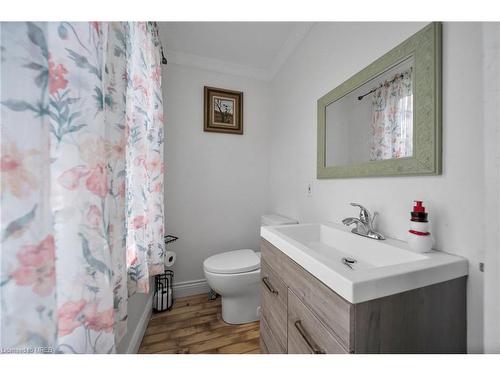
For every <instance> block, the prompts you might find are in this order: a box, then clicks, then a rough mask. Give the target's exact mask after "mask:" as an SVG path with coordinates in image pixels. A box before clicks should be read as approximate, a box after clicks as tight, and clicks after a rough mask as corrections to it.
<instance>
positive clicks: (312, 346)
mask: <svg viewBox="0 0 500 375" xmlns="http://www.w3.org/2000/svg"><path fill="white" fill-rule="evenodd" d="M295 328H297V331H299V333H300V335H301V336H302V338H303V339H304V341H305V342H306V344H307V346H308V347H309V349H311V351H312V352H313V354H325V351H324V350H323V349H321V348H320V347H319V346H318V345H316V343H315V342H314V340H313V339H312V338H311V336H310V335H309V333H307V331H306V330H305V329H304V327H303V326H302V323H301V321H300V320H296V321H295Z"/></svg>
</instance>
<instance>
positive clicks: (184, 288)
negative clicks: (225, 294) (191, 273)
mask: <svg viewBox="0 0 500 375" xmlns="http://www.w3.org/2000/svg"><path fill="white" fill-rule="evenodd" d="M209 291H210V287H209V286H208V283H207V280H205V279H200V280H188V281H181V282H179V283H174V297H175V298H180V297H187V296H193V295H195V294H202V293H208V292H209Z"/></svg>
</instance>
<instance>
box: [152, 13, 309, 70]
mask: <svg viewBox="0 0 500 375" xmlns="http://www.w3.org/2000/svg"><path fill="white" fill-rule="evenodd" d="M311 26H312V23H310V22H159V29H160V38H161V40H162V44H163V48H164V50H165V51H166V55H167V59H168V60H169V62H172V63H176V64H182V65H189V66H194V67H198V68H204V69H209V70H216V71H220V72H224V73H230V74H236V75H242V76H247V77H251V78H257V79H263V80H270V79H272V78H273V77H274V75H275V74H276V73H277V72H278V71H279V69H280V68H281V66H282V65H283V63H284V62H285V61H286V59H287V58H288V57H289V56H290V54H291V53H292V52H293V51H294V50H295V48H296V47H297V46H298V44H299V43H300V42H301V41H302V39H303V38H304V36H305V35H306V34H307V32H308V31H309V29H310V28H311Z"/></svg>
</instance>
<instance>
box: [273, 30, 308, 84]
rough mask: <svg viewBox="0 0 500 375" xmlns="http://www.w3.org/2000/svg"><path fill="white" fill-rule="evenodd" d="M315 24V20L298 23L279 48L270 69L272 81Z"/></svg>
mask: <svg viewBox="0 0 500 375" xmlns="http://www.w3.org/2000/svg"><path fill="white" fill-rule="evenodd" d="M313 25H314V22H301V23H300V24H299V25H297V27H295V28H294V30H293V31H292V33H291V34H290V36H289V37H288V38H287V40H286V41H285V43H283V45H282V46H281V48H280V49H279V51H278V54H277V55H276V57H275V58H274V60H273V62H272V64H271V66H270V67H269V69H268V76H269V80H270V81H272V80H273V79H274V77H276V75H277V74H278V73H279V71H280V70H281V68H282V67H283V65H285V63H286V62H287V60H288V59H289V58H290V56H291V55H292V54H293V53H294V52H295V50H296V49H297V47H298V46H299V44H300V43H301V42H302V40H303V39H304V38H305V36H306V35H307V34H308V33H309V31H310V30H311V28H312V27H313Z"/></svg>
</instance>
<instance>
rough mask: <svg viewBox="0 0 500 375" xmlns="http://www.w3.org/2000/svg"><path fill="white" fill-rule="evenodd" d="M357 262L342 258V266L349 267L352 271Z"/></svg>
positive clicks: (352, 259)
mask: <svg viewBox="0 0 500 375" xmlns="http://www.w3.org/2000/svg"><path fill="white" fill-rule="evenodd" d="M356 262H357V260H356V259H354V258H342V264H344V265H345V266H347V267H349V268H350V269H351V270H352V269H353V268H352V265H353V264H354V263H356Z"/></svg>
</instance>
